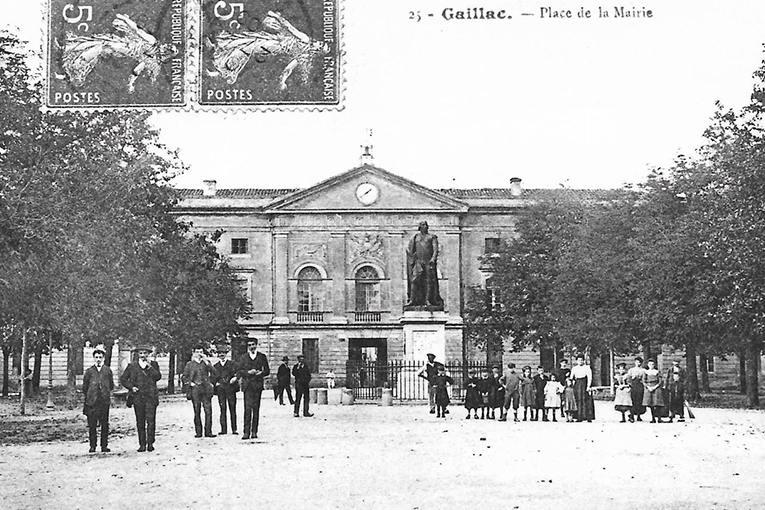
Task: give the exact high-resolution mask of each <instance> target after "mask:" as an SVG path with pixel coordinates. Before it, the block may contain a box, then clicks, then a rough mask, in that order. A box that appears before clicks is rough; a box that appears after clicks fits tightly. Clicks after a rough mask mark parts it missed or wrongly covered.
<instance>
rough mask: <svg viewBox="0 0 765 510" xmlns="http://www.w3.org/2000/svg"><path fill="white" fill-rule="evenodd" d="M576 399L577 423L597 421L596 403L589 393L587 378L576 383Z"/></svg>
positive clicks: (577, 380)
mask: <svg viewBox="0 0 765 510" xmlns="http://www.w3.org/2000/svg"><path fill="white" fill-rule="evenodd" d="M574 398H575V399H576V407H577V409H578V411H577V416H576V419H577V421H584V420H594V419H595V401H594V400H593V399H592V395H590V394H589V393H588V392H587V378H586V377H582V378H580V379H576V380H575V381H574Z"/></svg>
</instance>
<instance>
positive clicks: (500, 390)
mask: <svg viewBox="0 0 765 510" xmlns="http://www.w3.org/2000/svg"><path fill="white" fill-rule="evenodd" d="M504 404H505V387H504V386H503V385H502V374H500V373H499V367H498V366H496V365H495V366H493V367H492V368H491V393H490V394H489V408H490V410H491V414H490V415H489V416H488V418H489V419H490V420H493V419H494V418H496V415H495V414H494V410H495V409H499V414H500V416H502V406H503V405H504Z"/></svg>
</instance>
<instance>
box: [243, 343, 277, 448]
mask: <svg viewBox="0 0 765 510" xmlns="http://www.w3.org/2000/svg"><path fill="white" fill-rule="evenodd" d="M270 373H271V371H270V370H269V368H268V359H267V358H266V355H265V354H263V353H262V352H259V351H258V339H257V338H250V339H249V340H247V354H246V355H245V356H244V359H243V360H242V361H241V363H239V368H238V370H237V377H238V378H239V380H240V381H241V385H242V391H243V392H244V434H243V435H242V439H243V440H245V439H250V437H253V438H257V437H258V424H259V422H260V397H261V395H262V394H263V378H264V377H267V376H268V374H270Z"/></svg>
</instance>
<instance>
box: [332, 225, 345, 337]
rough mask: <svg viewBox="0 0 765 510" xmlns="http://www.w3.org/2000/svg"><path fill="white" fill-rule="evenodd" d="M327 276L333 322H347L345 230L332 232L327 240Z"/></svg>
mask: <svg viewBox="0 0 765 510" xmlns="http://www.w3.org/2000/svg"><path fill="white" fill-rule="evenodd" d="M329 271H330V274H329V277H330V278H331V279H332V288H331V291H330V295H331V296H332V298H331V305H332V317H331V319H330V322H332V323H334V324H347V323H348V317H347V316H346V311H347V305H346V303H345V232H332V233H331V234H330V240H329Z"/></svg>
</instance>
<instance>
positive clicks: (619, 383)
mask: <svg viewBox="0 0 765 510" xmlns="http://www.w3.org/2000/svg"><path fill="white" fill-rule="evenodd" d="M580 358H582V359H581V360H580ZM566 363H567V362H566V360H563V362H562V364H561V367H560V370H558V372H557V373H550V374H549V375H548V374H545V370H544V368H543V367H541V366H539V367H537V373H536V374H534V375H533V376H532V369H531V367H530V366H525V367H523V370H522V373H521V374H517V373H516V371H515V365H514V364H513V363H510V364H508V369H507V370H506V371H505V372H504V374H501V373H500V371H499V367H498V366H494V367H492V369H491V372H490V371H489V369H487V368H484V369H482V370H480V376H478V375H477V374H478V371H477V370H476V369H474V368H471V369H469V370H468V378H467V380H466V381H465V384H464V387H465V409H466V410H467V416H466V417H465V418H466V419H468V420H469V419H471V415H472V418H473V419H476V420H477V419H481V420H483V419H490V420H493V419H496V410H497V409H499V411H500V418H499V419H500V421H506V420H507V413H508V411H509V409H510V408H511V407H512V408H513V412H514V421H516V422H517V421H521V420H520V419H519V417H518V410H519V408H523V421H527V420H531V421H538V420H539V419H540V415H541V420H542V421H550V419H552V421H558V420H557V411H558V410H560V413H561V417H564V418H565V419H566V421H567V422H573V421H592V419H594V417H595V416H594V407H593V406H592V396H591V391H590V389H591V384H592V373H591V372H590V371H588V370H587V369H589V367H588V366H586V365H585V363H584V358H583V357H582V356H577V363H578V364H577V365H576V366H575V367H574V369H575V370H576V369H578V370H579V371H577V372H576V373H572V370H571V369H569V368H568V367H567V365H566ZM583 369H584V371H583V372H582V370H583ZM580 372H582V373H584V374H586V375H587V378H586V379H585V380H586V384H585V382H584V380H581V377H582V374H580ZM580 382H581V383H582V384H581V387H580V388H579V393H580V394H579V395H577V391H576V389H577V388H578V386H579V383H580ZM684 383H685V373H684V370H683V369H682V368H680V366H679V363H678V362H677V361H675V362H673V364H672V366H671V367H670V368H669V369H668V370H667V371H666V373H665V374H662V373H661V372H660V371H659V370H658V369H657V368H656V363H655V362H654V360H649V361H648V363H647V368H643V360H642V359H641V358H639V357H638V358H636V359H635V366H634V367H633V368H631V369H630V370H629V371H627V369H626V365H625V364H624V363H620V364H619V365H617V367H616V374H615V375H614V389H615V395H614V408H615V409H616V411H618V412H620V413H621V414H622V419H621V421H622V422H626V421H627V418H629V421H630V422H634V421H642V419H641V415H642V414H644V413H645V412H646V410H647V409H650V410H651V415H652V420H651V422H652V423H661V422H662V418H663V417H669V421H670V422H672V421H673V420H674V418H675V417H677V418H678V421H684V406H685V394H684ZM453 384H454V380H453V379H452V378H451V377H450V376H449V375H447V374H446V372H445V369H444V367H443V366H441V367H439V370H438V375H437V376H436V379H435V382H434V386H435V388H436V406H437V411H438V417H444V418H445V417H446V413H447V411H446V407H447V406H448V405H449V393H448V387H449V386H450V385H453ZM580 408H581V409H580ZM479 409H480V410H481V416H480V418H479V416H478V410H479Z"/></svg>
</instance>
